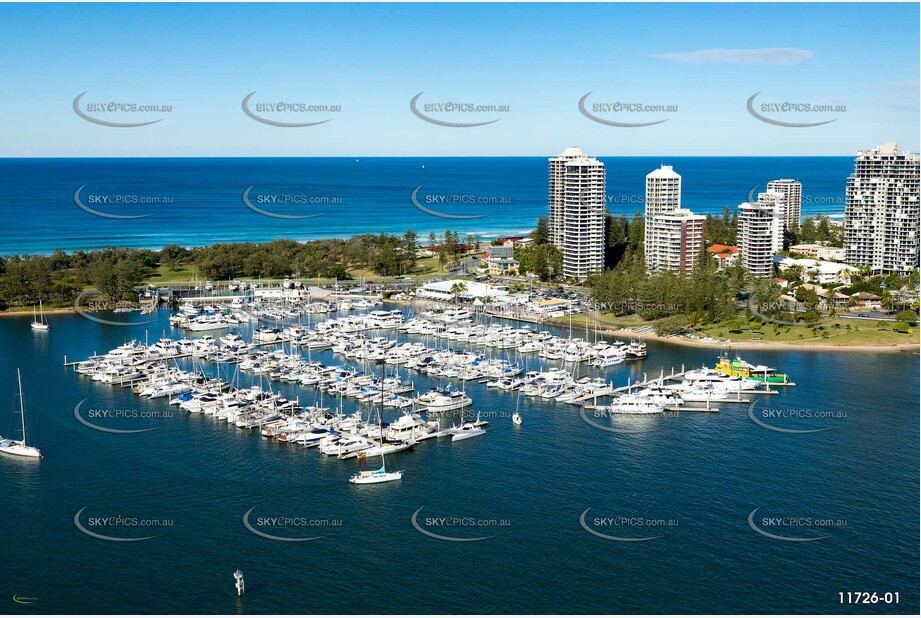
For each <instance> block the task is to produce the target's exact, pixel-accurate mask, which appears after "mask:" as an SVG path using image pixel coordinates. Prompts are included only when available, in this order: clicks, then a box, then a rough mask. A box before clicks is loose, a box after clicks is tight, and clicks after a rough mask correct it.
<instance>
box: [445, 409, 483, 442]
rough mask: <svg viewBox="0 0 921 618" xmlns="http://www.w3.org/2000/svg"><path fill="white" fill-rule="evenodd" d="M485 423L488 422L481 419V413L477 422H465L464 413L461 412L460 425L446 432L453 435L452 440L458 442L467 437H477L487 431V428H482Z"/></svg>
mask: <svg viewBox="0 0 921 618" xmlns="http://www.w3.org/2000/svg"><path fill="white" fill-rule="evenodd" d="M485 424H486V423H484V422H482V421H480V416H479V414H477V420H476V421H475V422H474V421H467V422H464V413H463V412H461V425H460V427H452V428H451V429H448V430H447V432H446V433H447V434H450V435H451V442H458V441H460V440H466V439H467V438H476V437H477V436H482V435H483V434H485V433H486V430H485V429H483V428H482V426H483V425H485Z"/></svg>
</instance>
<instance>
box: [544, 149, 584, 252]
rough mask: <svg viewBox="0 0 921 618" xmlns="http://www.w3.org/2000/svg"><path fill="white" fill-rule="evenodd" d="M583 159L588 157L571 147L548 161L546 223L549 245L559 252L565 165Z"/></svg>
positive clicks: (563, 219)
mask: <svg viewBox="0 0 921 618" xmlns="http://www.w3.org/2000/svg"><path fill="white" fill-rule="evenodd" d="M585 158H588V155H586V154H585V153H584V152H582V149H580V148H576V147H575V146H571V147H569V148H567V149H566V150H564V151H563V152H561V153H560V154H559V155H558V156H556V157H550V159H549V161H548V162H549V176H550V181H549V183H548V188H549V191H548V196H547V201H548V204H549V211H550V212H549V215H550V216H549V217H548V221H547V223H548V227H549V228H550V244H553V245H556V246H557V247H559V248H560V250H561V251H562V249H563V240H564V231H563V230H564V228H565V217H564V212H565V201H566V193H565V186H566V183H565V180H566V164H567V163H568V162H569V161H572V160H574V159H585Z"/></svg>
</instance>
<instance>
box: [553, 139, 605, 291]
mask: <svg viewBox="0 0 921 618" xmlns="http://www.w3.org/2000/svg"><path fill="white" fill-rule="evenodd" d="M549 164H550V169H549V196H548V197H549V200H548V201H549V209H550V217H549V227H550V242H551V243H553V244H554V245H556V246H557V247H558V248H559V249H560V251H561V252H562V253H563V276H564V277H566V278H571V279H576V280H578V281H585V279H586V278H587V277H588V275H590V274H591V273H593V272H600V271H602V270H603V269H604V237H605V215H606V214H607V209H606V208H605V203H604V195H605V194H604V191H605V189H604V187H605V182H604V181H605V177H604V164H603V163H601V162H600V161H599V160H598V159H594V158H590V157H588V156H587V155H586V154H585V153H584V152H582V151H581V150H580V149H579V148H567V149H566V150H564V151H563V152H562V153H560V155H559V156H556V157H551V158H550V160H549Z"/></svg>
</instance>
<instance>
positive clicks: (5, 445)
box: [0, 369, 42, 459]
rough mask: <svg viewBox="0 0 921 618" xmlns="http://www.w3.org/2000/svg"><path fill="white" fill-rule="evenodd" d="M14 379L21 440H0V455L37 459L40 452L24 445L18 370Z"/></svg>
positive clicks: (20, 387) (24, 418)
mask: <svg viewBox="0 0 921 618" xmlns="http://www.w3.org/2000/svg"><path fill="white" fill-rule="evenodd" d="M16 378H17V379H18V380H19V415H20V417H21V418H22V440H12V439H3V438H0V453H6V454H7V455H14V456H16V457H31V458H33V459H38V458H41V456H42V452H41V451H40V450H38V449H37V448H35V447H34V446H29V445H28V444H26V408H25V405H24V404H23V400H22V375H21V374H20V373H19V370H18V369H17V370H16Z"/></svg>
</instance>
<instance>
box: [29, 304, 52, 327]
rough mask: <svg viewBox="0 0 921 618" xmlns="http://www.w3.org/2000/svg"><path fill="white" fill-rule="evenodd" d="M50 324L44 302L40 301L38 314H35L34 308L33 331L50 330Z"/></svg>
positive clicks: (33, 309)
mask: <svg viewBox="0 0 921 618" xmlns="http://www.w3.org/2000/svg"><path fill="white" fill-rule="evenodd" d="M50 329H51V327H50V326H48V322H47V321H46V320H45V310H44V309H43V308H42V301H41V300H39V301H38V314H36V313H35V307H34V306H33V307H32V330H43V331H44V330H50Z"/></svg>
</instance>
